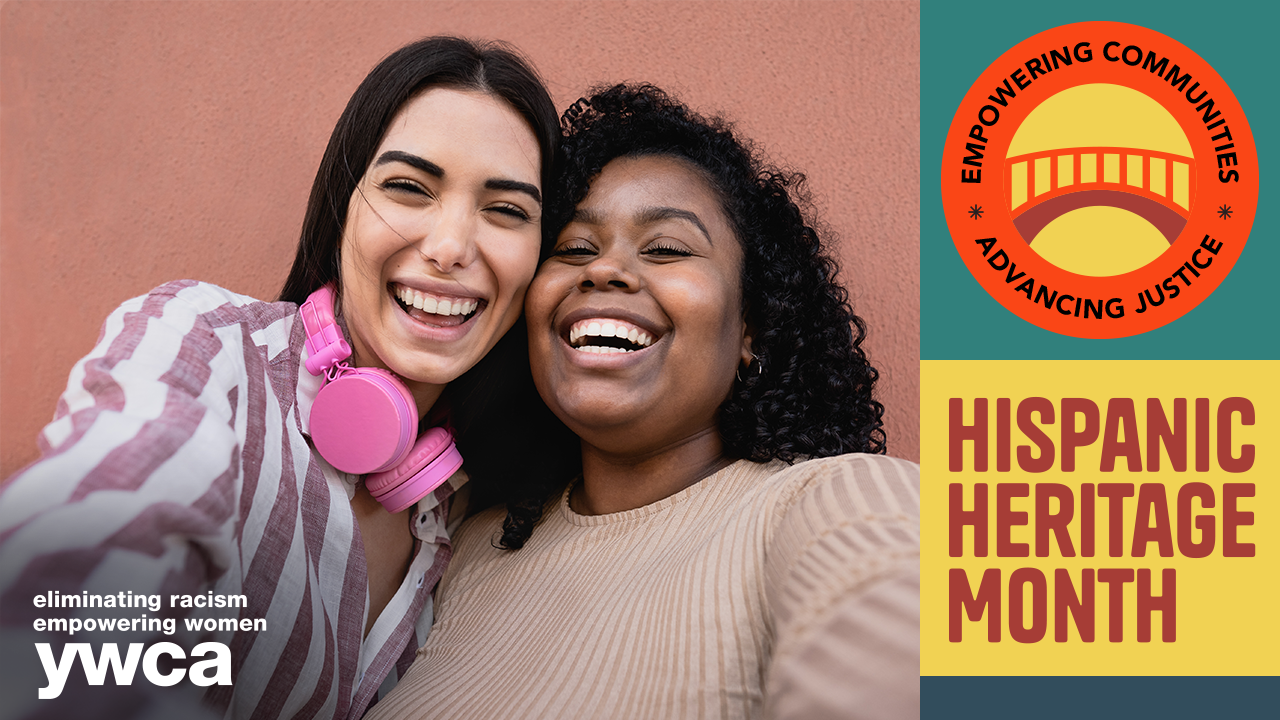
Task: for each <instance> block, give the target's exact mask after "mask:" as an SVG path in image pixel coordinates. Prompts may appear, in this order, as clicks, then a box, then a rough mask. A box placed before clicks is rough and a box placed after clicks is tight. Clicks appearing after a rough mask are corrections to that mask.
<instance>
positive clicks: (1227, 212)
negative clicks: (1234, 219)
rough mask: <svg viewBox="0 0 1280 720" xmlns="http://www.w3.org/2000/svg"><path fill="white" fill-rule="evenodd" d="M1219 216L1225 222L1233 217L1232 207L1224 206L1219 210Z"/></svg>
mask: <svg viewBox="0 0 1280 720" xmlns="http://www.w3.org/2000/svg"><path fill="white" fill-rule="evenodd" d="M1218 214H1219V215H1221V216H1222V219H1223V220H1226V219H1227V218H1229V217H1231V206H1230V205H1226V204H1224V205H1223V206H1222V207H1220V208H1218Z"/></svg>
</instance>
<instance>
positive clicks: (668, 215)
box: [636, 206, 715, 245]
mask: <svg viewBox="0 0 1280 720" xmlns="http://www.w3.org/2000/svg"><path fill="white" fill-rule="evenodd" d="M663 220H684V221H686V222H688V223H691V224H692V225H693V226H694V227H696V228H698V230H700V231H702V236H703V237H705V238H706V239H707V242H708V243H711V244H712V245H714V244H715V243H712V242H711V233H709V232H707V226H706V225H703V224H702V218H699V217H698V216H697V214H696V213H693V212H690V211H688V210H681V209H679V208H673V207H665V206H659V207H647V208H645V209H643V210H641V211H640V212H638V213H636V224H638V225H651V224H653V223H656V222H661V221H663Z"/></svg>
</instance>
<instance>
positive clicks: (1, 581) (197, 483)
mask: <svg viewBox="0 0 1280 720" xmlns="http://www.w3.org/2000/svg"><path fill="white" fill-rule="evenodd" d="M209 288H210V286H202V285H198V284H196V283H192V282H190V281H186V282H178V283H170V284H169V285H165V286H162V287H160V288H158V289H157V290H155V291H153V292H152V293H150V294H148V295H145V296H143V297H140V298H135V299H133V300H131V301H128V302H126V303H125V304H124V305H122V306H121V307H120V308H118V309H117V310H116V311H115V312H114V313H112V314H111V316H110V317H109V318H108V319H107V320H106V323H105V324H104V327H103V331H102V334H101V337H100V339H99V341H98V343H97V345H96V346H95V347H94V349H93V350H92V351H91V352H90V353H89V355H88V356H86V357H85V358H84V359H82V360H81V361H80V362H79V363H77V364H76V366H75V367H74V368H73V370H72V372H71V376H70V379H69V381H68V386H67V390H66V392H65V393H64V394H63V395H62V397H61V399H60V400H59V402H58V408H57V413H56V416H55V418H54V420H53V422H52V423H50V424H49V425H48V426H47V427H46V428H45V429H44V431H43V433H42V434H41V437H40V446H41V450H42V456H41V458H40V459H39V460H38V461H36V462H35V463H34V464H32V465H31V466H29V467H27V468H26V469H25V470H23V471H22V472H20V473H19V474H18V475H16V476H14V477H13V478H11V479H10V480H9V481H8V482H7V483H6V484H5V485H4V486H3V488H0V633H3V634H4V635H6V636H7V638H8V640H10V641H14V642H15V646H16V649H17V650H18V652H14V653H9V652H6V653H5V654H6V655H7V656H9V657H8V659H7V660H6V661H5V665H8V666H10V667H7V668H5V675H6V676H7V679H6V681H5V682H6V684H8V685H10V687H11V688H13V690H14V691H16V692H9V693H6V696H7V697H8V698H10V699H9V700H7V701H6V702H7V703H13V706H14V707H13V709H17V708H19V707H29V706H28V701H35V700H36V689H37V688H40V687H44V686H45V685H46V683H47V680H46V678H45V675H46V672H42V670H41V667H42V666H41V662H40V661H38V660H36V655H37V653H36V650H35V649H34V647H33V645H34V644H35V643H40V642H48V643H51V644H52V648H53V654H52V657H53V659H54V661H55V662H57V660H58V658H59V652H58V651H59V646H60V645H61V644H62V642H61V641H66V642H69V643H74V642H93V643H94V645H93V647H94V648H95V649H96V648H97V647H99V645H98V642H100V641H116V640H118V641H119V642H120V648H121V653H122V656H123V653H124V650H125V649H126V648H127V647H128V645H127V643H128V642H130V641H135V642H136V641H137V640H139V639H142V636H141V635H139V634H137V633H128V634H125V635H121V636H119V637H114V636H111V635H110V634H103V633H100V632H99V633H97V634H94V633H82V634H79V635H73V634H71V633H70V632H62V631H60V632H50V631H45V632H37V629H39V627H40V626H39V624H38V623H39V622H40V621H44V620H47V619H49V618H59V617H61V618H93V617H99V616H101V615H103V614H106V615H113V614H114V615H117V616H124V617H132V618H136V617H139V616H146V617H156V616H165V615H170V614H171V613H173V612H174V611H172V610H169V609H168V608H167V605H168V603H167V602H166V603H165V608H164V609H161V610H160V611H158V612H156V611H154V609H153V608H148V607H141V608H139V607H136V606H128V609H125V610H115V611H103V612H94V611H87V612H86V611H82V610H76V609H65V608H60V607H57V608H51V607H48V606H47V605H48V599H49V598H50V597H52V596H56V595H59V594H61V595H67V594H73V595H75V594H81V593H89V594H101V595H104V596H105V595H115V594H116V593H122V594H125V595H127V594H128V593H133V594H134V595H148V596H156V595H163V596H164V597H166V598H167V596H168V594H169V593H195V592H199V591H201V590H202V589H204V588H205V587H206V585H207V583H208V582H209V581H210V580H212V579H213V578H216V577H217V575H218V574H219V573H220V572H222V571H223V570H225V569H226V567H227V565H228V561H229V560H230V558H229V557H228V554H229V553H231V552H234V550H233V549H232V548H233V547H234V545H233V543H231V542H230V540H231V537H232V534H233V532H234V531H233V528H232V526H233V524H234V519H233V517H234V510H235V507H236V503H237V500H238V498H237V497H236V494H237V493H236V479H237V477H238V472H239V471H238V457H239V453H240V451H241V448H240V446H239V442H238V439H237V438H238V435H237V432H236V427H235V426H236V418H235V412H234V407H235V395H236V391H237V390H236V389H237V385H239V384H240V383H241V382H242V381H241V377H242V376H243V375H244V374H245V373H244V360H243V356H242V353H241V352H240V349H239V348H228V347H225V346H224V343H223V341H222V340H221V339H220V338H219V336H218V334H217V333H215V332H214V331H213V330H212V329H211V327H210V326H209V324H208V323H207V322H205V321H204V320H203V317H202V311H203V310H205V309H206V308H205V307H204V306H209V305H216V303H218V302H225V301H226V299H225V298H222V297H219V296H213V297H211V295H212V294H213V291H214V290H216V289H212V290H210V289H209ZM37 596H43V598H42V600H41V601H40V602H41V603H42V605H44V606H43V607H40V606H37V605H36V602H37V600H36V598H37ZM118 602H124V601H123V600H121V601H118ZM55 604H56V603H55ZM170 616H171V615H170ZM172 639H173V638H170V637H166V636H164V635H158V634H157V635H156V636H155V638H154V640H153V641H160V640H172ZM6 644H8V643H6ZM28 655H29V656H30V657H28ZM77 666H78V664H77ZM15 673H16V676H15ZM78 675H79V676H81V677H80V681H81V682H83V676H82V673H80V672H79V670H78V669H77V670H74V671H73V672H72V673H71V678H73V679H74V678H76V676H78ZM107 684H108V685H110V684H111V682H110V680H108V683H107ZM137 684H147V683H145V682H144V681H142V679H141V678H139V679H138V683H137ZM70 687H71V685H70V684H68V688H70ZM28 694H29V696H30V697H26V696H27V695H28ZM87 697H88V698H90V699H97V698H104V699H105V698H107V697H111V694H110V693H108V694H107V695H103V694H100V693H96V692H95V694H92V695H89V696H87ZM125 702H136V701H125ZM107 704H108V705H109V704H110V703H107ZM31 709H32V710H35V709H36V708H35V707H32V708H31ZM117 709H118V708H117ZM43 710H45V711H48V708H43ZM103 710H104V712H114V711H111V710H107V709H106V708H105V707H104V708H103Z"/></svg>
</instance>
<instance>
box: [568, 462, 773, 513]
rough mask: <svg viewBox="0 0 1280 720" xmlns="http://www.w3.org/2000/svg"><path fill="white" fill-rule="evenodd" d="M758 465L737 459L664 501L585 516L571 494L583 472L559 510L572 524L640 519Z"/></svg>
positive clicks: (685, 500) (695, 495)
mask: <svg viewBox="0 0 1280 720" xmlns="http://www.w3.org/2000/svg"><path fill="white" fill-rule="evenodd" d="M756 464H757V463H753V462H751V461H750V460H735V461H734V462H732V463H729V464H728V465H726V466H725V467H723V468H721V469H720V470H717V471H716V472H714V473H711V474H710V475H708V476H706V477H705V478H703V479H701V480H699V481H698V482H696V483H694V484H692V485H690V486H689V487H687V488H685V489H683V490H681V491H679V492H677V493H674V494H672V495H668V496H667V497H664V498H662V499H661V500H657V501H655V502H652V503H649V504H648V505H642V506H641V507H638V508H632V509H631V510H622V511H619V512H615V513H605V514H604V515H581V514H579V513H577V512H574V510H573V508H571V507H569V493H571V492H573V488H574V487H575V486H576V485H578V484H579V483H581V482H582V476H581V475H579V476H578V477H577V478H576V479H574V481H573V482H571V483H569V486H568V487H566V488H565V489H564V492H563V493H561V495H560V502H559V503H558V507H557V510H558V511H559V513H560V517H562V518H564V520H565V522H568V523H569V524H570V525H578V526H583V527H589V526H599V525H617V524H621V523H625V522H630V521H632V520H638V519H641V518H646V517H649V516H651V515H655V514H657V513H660V512H663V511H664V510H667V509H668V508H672V507H675V506H677V505H681V504H683V503H685V502H688V501H689V500H691V499H693V498H695V497H697V496H698V495H701V494H702V493H703V492H705V491H707V488H710V487H713V486H715V485H719V484H721V483H722V482H723V481H724V480H725V479H727V478H731V477H737V476H738V475H739V474H740V473H742V472H744V471H745V470H746V469H748V468H749V467H750V466H753V465H756Z"/></svg>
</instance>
